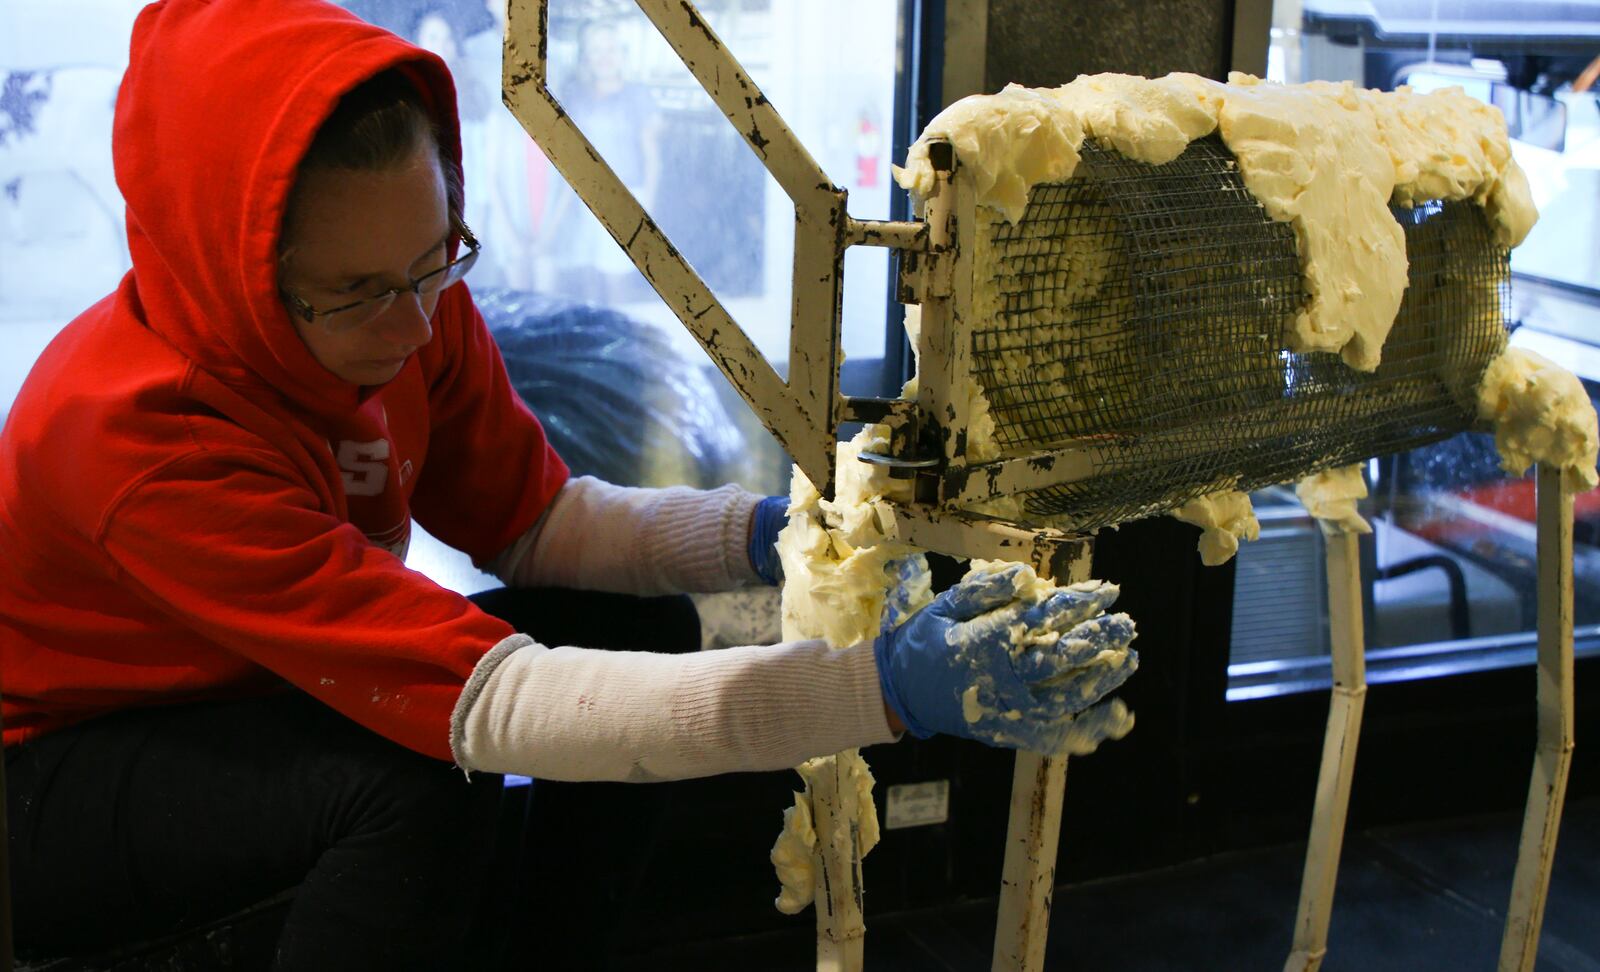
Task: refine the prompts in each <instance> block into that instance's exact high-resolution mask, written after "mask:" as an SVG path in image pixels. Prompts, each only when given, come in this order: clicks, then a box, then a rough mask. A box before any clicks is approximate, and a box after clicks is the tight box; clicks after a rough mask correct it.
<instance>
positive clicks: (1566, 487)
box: [1500, 465, 1573, 972]
mask: <svg viewBox="0 0 1600 972" xmlns="http://www.w3.org/2000/svg"><path fill="white" fill-rule="evenodd" d="M1535 476H1536V478H1537V488H1538V495H1539V512H1538V518H1539V687H1538V694H1539V738H1538V744H1537V748H1536V749H1535V751H1534V758H1533V778H1532V780H1531V781H1530V782H1529V784H1528V806H1527V810H1526V811H1525V812H1524V814H1523V817H1522V844H1521V846H1520V847H1519V848H1518V850H1517V870H1516V873H1515V875H1514V876H1513V877H1512V879H1511V907H1510V909H1509V911H1508V912H1507V914H1506V930H1505V937H1504V939H1502V940H1501V943H1500V972H1531V970H1532V969H1533V962H1534V958H1535V956H1537V954H1538V952H1539V926H1540V925H1541V924H1542V923H1543V921H1544V903H1545V896H1546V895H1547V894H1548V893H1549V890H1550V867H1551V864H1552V863H1553V862H1554V861H1555V854H1556V832H1557V831H1558V830H1559V829H1560V827H1561V805H1562V802H1563V801H1564V800H1565V798H1566V795H1567V772H1568V770H1569V769H1570V768H1571V765H1572V742H1573V740H1572V480H1571V478H1570V474H1565V473H1562V472H1561V471H1560V470H1558V469H1553V468H1550V467H1548V466H1543V465H1541V466H1539V468H1538V471H1537V472H1536V473H1535Z"/></svg>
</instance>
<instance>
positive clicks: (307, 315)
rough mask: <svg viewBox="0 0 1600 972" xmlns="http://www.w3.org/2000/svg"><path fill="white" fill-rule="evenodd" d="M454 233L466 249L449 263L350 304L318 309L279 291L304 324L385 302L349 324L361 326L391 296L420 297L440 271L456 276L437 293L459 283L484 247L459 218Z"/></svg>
mask: <svg viewBox="0 0 1600 972" xmlns="http://www.w3.org/2000/svg"><path fill="white" fill-rule="evenodd" d="M456 232H457V235H458V236H459V237H460V238H461V242H462V243H464V244H465V245H466V247H467V252H466V253H464V254H462V255H461V256H458V257H456V258H455V259H454V260H451V261H450V262H449V263H446V264H445V265H444V266H442V267H440V268H439V269H437V270H429V271H428V272H427V273H425V274H423V275H422V276H420V277H417V278H415V279H414V280H412V281H411V282H410V283H408V284H407V285H406V286H404V287H392V288H390V289H388V290H385V291H384V292H383V293H381V294H373V295H372V296H371V297H363V298H361V299H360V300H356V301H351V302H350V303H348V304H344V305H341V306H339V307H330V308H328V309H327V310H317V309H316V308H315V307H312V306H311V305H310V304H309V303H308V302H306V300H305V299H304V298H303V297H301V296H299V295H298V294H295V293H292V292H290V291H289V290H288V289H286V288H280V290H279V293H281V294H282V295H283V299H284V300H286V301H288V302H289V306H291V307H293V308H294V311H295V313H296V314H299V315H300V317H301V318H303V319H304V320H305V322H306V323H307V324H315V323H316V322H317V318H319V317H323V318H325V317H329V316H330V315H333V314H342V313H344V312H345V311H348V310H352V309H354V308H357V307H360V306H362V305H363V304H373V303H377V302H380V301H381V302H382V303H383V305H384V306H383V307H382V308H379V309H378V310H376V311H374V312H373V314H372V315H371V316H370V317H366V318H363V319H362V320H361V321H358V322H356V323H353V324H350V325H349V327H351V328H355V327H360V326H361V325H362V324H365V323H367V322H368V321H370V320H372V319H373V318H375V317H377V316H378V315H379V314H381V313H383V310H384V308H387V306H388V305H389V304H390V303H393V302H394V299H395V298H396V297H399V296H400V295H401V294H406V293H410V294H416V295H418V296H421V295H422V288H423V287H424V286H425V285H426V284H427V283H428V281H430V280H433V279H434V278H436V277H438V276H439V275H440V274H449V273H450V272H451V271H455V278H454V279H451V280H446V281H445V282H444V283H443V284H442V285H441V286H440V287H439V291H440V292H443V291H444V289H445V288H446V287H449V286H451V285H453V284H456V283H459V282H460V281H461V279H462V278H463V277H465V276H466V275H467V271H469V270H471V269H472V265H473V264H474V263H477V262H478V253H479V251H481V250H482V249H483V244H481V243H479V242H478V238H477V237H476V236H473V235H472V230H470V229H468V228H467V224H466V223H462V222H459V221H458V222H457V223H456ZM347 329H348V328H344V329H342V330H347Z"/></svg>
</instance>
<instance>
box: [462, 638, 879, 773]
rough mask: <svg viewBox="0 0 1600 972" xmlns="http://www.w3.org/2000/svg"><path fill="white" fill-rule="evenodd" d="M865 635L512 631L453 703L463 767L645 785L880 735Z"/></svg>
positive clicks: (766, 766)
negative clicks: (634, 638) (613, 638)
mask: <svg viewBox="0 0 1600 972" xmlns="http://www.w3.org/2000/svg"><path fill="white" fill-rule="evenodd" d="M894 738H895V736H894V735H893V733H891V732H890V729H889V724H888V721H887V717H886V715H885V713H884V708H883V696H882V694H881V690H880V689H879V686H878V673H877V667H876V663H875V661H874V659H873V653H872V645H871V644H870V643H867V644H862V645H858V646H856V647H854V648H848V649H845V650H843V651H832V650H830V649H829V648H828V647H827V646H826V645H825V644H824V643H822V642H820V641H796V642H785V643H783V644H779V645H772V646H761V647H754V646H753V647H747V648H725V649H721V650H718V651H702V652H696V653H693V654H685V655H663V654H654V653H649V652H624V651H599V650H594V649H588V648H546V647H544V646H543V645H540V644H538V643H536V642H534V641H533V640H532V639H530V638H529V637H527V636H526V635H512V636H511V637H509V638H507V639H505V640H504V641H502V642H501V643H500V644H499V645H497V646H496V647H495V648H494V650H492V651H490V652H489V653H488V654H487V655H485V656H484V657H483V659H482V660H481V661H479V663H478V665H477V667H476V668H475V669H474V670H473V673H472V676H471V678H469V679H468V681H467V684H466V687H465V688H464V689H463V690H462V693H461V697H460V699H459V700H458V701H457V702H456V707H455V712H454V713H453V716H452V718H451V727H450V749H451V752H452V754H453V755H454V756H455V760H456V762H457V763H458V764H459V765H460V766H461V767H462V768H463V769H465V770H468V771H474V770H481V771H485V772H493V773H517V774H521V775H524V776H533V777H537V778H540V779H549V780H622V781H628V782H649V781H654V780H671V779H685V778H689V777H696V776H712V775H715V774H718V773H731V772H741V771H761V770H776V769H784V768H786V767H791V766H795V765H797V764H799V763H801V762H804V761H805V760H807V759H809V758H811V757H813V756H820V755H824V754H826V753H834V752H838V751H840V750H843V749H850V748H852V747H857V746H867V745H872V744H874V743H881V742H889V741H892V740H893V739H894Z"/></svg>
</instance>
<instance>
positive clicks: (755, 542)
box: [749, 496, 789, 585]
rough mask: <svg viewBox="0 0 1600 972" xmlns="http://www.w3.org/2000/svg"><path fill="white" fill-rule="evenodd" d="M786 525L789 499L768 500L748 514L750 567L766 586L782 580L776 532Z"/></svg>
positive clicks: (772, 497)
mask: <svg viewBox="0 0 1600 972" xmlns="http://www.w3.org/2000/svg"><path fill="white" fill-rule="evenodd" d="M788 522H789V497H787V496H768V497H767V498H766V499H764V500H762V501H761V502H759V503H757V504H756V508H755V511H754V512H752V513H751V514H750V547H749V553H750V566H751V567H753V568H755V572H756V576H757V577H760V578H761V579H762V580H763V581H765V582H766V583H768V584H774V585H775V584H777V583H778V581H779V580H781V579H782V578H783V567H782V565H781V564H780V563H779V561H778V532H779V531H781V530H782V529H783V528H784V525H785V524H787V523H788Z"/></svg>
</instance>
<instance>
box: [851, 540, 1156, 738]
mask: <svg viewBox="0 0 1600 972" xmlns="http://www.w3.org/2000/svg"><path fill="white" fill-rule="evenodd" d="M1117 594H1118V590H1117V588H1116V586H1115V585H1113V584H1104V583H1100V582H1098V581H1090V582H1087V583H1084V584H1074V585H1072V586H1070V587H1065V588H1048V587H1046V588H1043V589H1040V588H1039V587H1038V585H1037V584H1036V583H1035V582H1034V580H1033V578H1032V577H1031V573H1030V572H1028V571H1027V569H1026V568H1025V567H1023V566H1022V565H1020V564H1013V565H1009V566H1007V567H1005V568H1003V569H1000V570H979V571H974V572H972V573H969V574H968V575H967V576H966V577H965V578H963V579H962V580H961V582H960V583H959V584H957V585H956V586H955V587H953V588H951V589H950V590H948V591H946V592H944V593H943V594H941V595H939V597H937V598H936V599H935V600H934V601H933V603H931V604H929V605H928V606H927V607H925V608H923V609H922V610H920V611H918V612H916V613H915V614H912V615H911V616H910V618H909V619H907V620H906V621H905V623H904V624H901V625H900V626H898V627H890V626H888V625H886V626H885V629H884V631H883V633H882V634H880V635H879V637H878V639H877V641H876V642H875V644H874V648H875V652H876V654H877V659H878V677H879V680H880V683H881V684H882V686H883V692H884V700H885V704H886V706H887V708H888V709H889V711H890V713H891V718H890V726H891V727H892V728H895V729H896V731H899V726H897V725H896V723H897V722H898V723H900V725H903V726H904V727H905V728H906V729H907V730H909V731H910V732H911V733H912V734H913V735H916V736H920V737H927V736H930V735H932V734H934V733H936V732H939V733H944V734H946V735H953V736H961V737H963V738H967V739H975V740H977V741H979V742H983V743H987V744H989V745H997V746H1007V747H1010V748H1014V749H1028V750H1032V751H1035V752H1041V753H1046V754H1057V753H1068V752H1071V753H1082V752H1089V751H1092V750H1093V749H1094V748H1095V746H1097V745H1099V743H1100V742H1102V741H1103V740H1105V739H1108V738H1111V739H1115V738H1121V736H1123V735H1124V734H1126V733H1127V731H1128V729H1130V728H1132V725H1133V719H1132V716H1131V714H1130V713H1129V712H1128V710H1127V707H1126V706H1124V705H1122V703H1121V702H1120V701H1117V700H1112V701H1111V702H1108V703H1102V704H1099V705H1096V703H1097V702H1099V701H1100V700H1101V699H1102V698H1104V696H1106V695H1107V694H1108V693H1110V692H1112V691H1115V690H1116V688H1117V687H1118V686H1120V685H1121V684H1122V683H1123V682H1124V681H1126V680H1127V678H1128V676H1130V675H1132V674H1133V672H1134V671H1135V670H1136V669H1137V668H1138V664H1139V661H1138V653H1137V652H1135V651H1134V650H1133V649H1132V648H1130V647H1129V643H1130V642H1132V640H1133V638H1134V627H1133V622H1132V621H1131V620H1130V619H1129V618H1128V616H1127V615H1125V614H1114V615H1107V614H1105V609H1106V608H1107V607H1108V606H1110V605H1111V603H1112V602H1113V601H1115V600H1116V597H1117ZM895 717H898V719H896V718H895Z"/></svg>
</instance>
